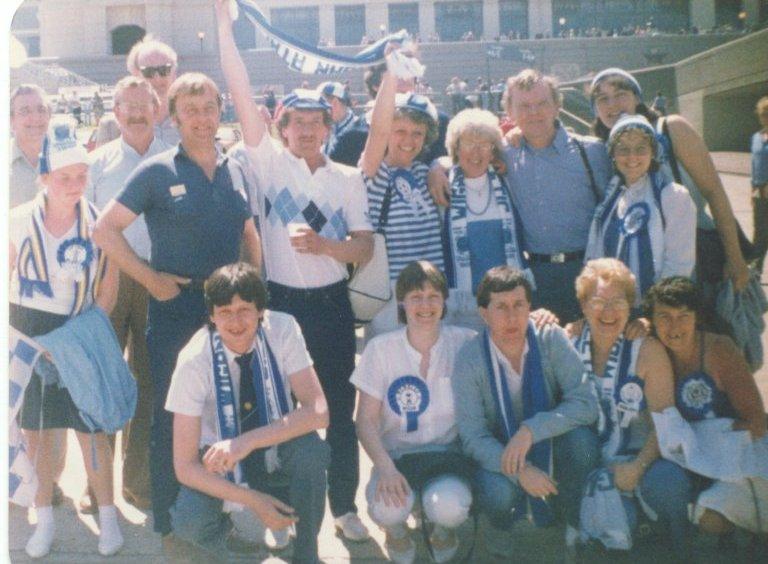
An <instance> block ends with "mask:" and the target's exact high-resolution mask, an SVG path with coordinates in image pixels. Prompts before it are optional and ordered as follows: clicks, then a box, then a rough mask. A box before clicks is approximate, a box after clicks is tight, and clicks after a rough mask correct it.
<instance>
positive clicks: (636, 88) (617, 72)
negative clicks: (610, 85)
mask: <svg viewBox="0 0 768 564" xmlns="http://www.w3.org/2000/svg"><path fill="white" fill-rule="evenodd" d="M610 76H620V77H621V78H623V79H624V80H626V81H627V82H628V83H629V84H630V86H631V87H632V92H634V93H635V96H637V98H638V99H639V100H641V101H642V99H643V89H642V88H640V83H639V82H638V81H637V79H636V78H635V77H634V76H632V75H631V74H629V73H628V72H627V71H625V70H624V69H620V68H618V67H611V68H608V69H604V70H601V71H600V72H599V73H597V74H596V75H595V78H593V79H592V84H591V85H590V87H589V89H590V90H594V89H595V86H597V85H598V84H599V83H600V82H602V81H603V80H605V79H606V78H608V77H610Z"/></svg>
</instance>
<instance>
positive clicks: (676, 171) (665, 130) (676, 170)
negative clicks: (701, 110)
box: [659, 118, 683, 184]
mask: <svg viewBox="0 0 768 564" xmlns="http://www.w3.org/2000/svg"><path fill="white" fill-rule="evenodd" d="M659 119H660V120H661V134H662V135H663V136H664V137H665V138H666V140H667V153H669V154H668V155H667V158H668V159H669V166H670V167H671V168H672V176H674V177H675V182H677V183H678V184H682V183H683V181H682V176H681V175H680V165H678V164H677V158H676V157H675V148H674V146H673V145H672V137H671V136H670V135H669V127H668V126H667V119H666V118H659Z"/></svg>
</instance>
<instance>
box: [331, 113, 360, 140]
mask: <svg viewBox="0 0 768 564" xmlns="http://www.w3.org/2000/svg"><path fill="white" fill-rule="evenodd" d="M354 119H355V112H353V111H352V110H351V109H350V108H347V114H346V115H345V116H344V119H342V120H341V121H340V122H339V123H336V124H334V125H333V133H334V135H336V136H339V135H341V134H342V133H344V132H345V131H346V130H347V129H349V128H350V127H351V125H352V122H353V121H354Z"/></svg>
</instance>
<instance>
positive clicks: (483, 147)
mask: <svg viewBox="0 0 768 564" xmlns="http://www.w3.org/2000/svg"><path fill="white" fill-rule="evenodd" d="M459 149H464V150H465V151H470V152H471V151H474V150H475V149H477V150H478V151H480V152H481V153H490V152H491V151H492V150H493V143H488V142H478V143H473V142H469V143H465V142H463V141H459Z"/></svg>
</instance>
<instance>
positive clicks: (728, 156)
mask: <svg viewBox="0 0 768 564" xmlns="http://www.w3.org/2000/svg"><path fill="white" fill-rule="evenodd" d="M715 161H716V164H717V166H718V170H720V171H722V178H723V182H724V184H725V185H726V190H727V192H728V195H729V197H730V199H731V203H732V205H733V207H734V211H735V213H736V216H737V218H738V220H739V222H740V223H741V225H742V227H743V228H744V230H745V232H746V233H747V234H748V235H750V236H751V234H752V217H751V207H750V202H749V179H748V177H747V174H748V171H749V155H747V154H741V153H718V154H716V155H715ZM763 282H764V283H768V274H767V273H766V272H763ZM763 343H764V346H765V347H766V350H768V334H764V335H763ZM756 378H757V380H758V384H759V386H760V390H761V393H762V396H763V398H764V401H765V402H766V404H767V405H768V368H766V367H764V368H762V369H761V370H760V371H759V372H758V373H757V375H756ZM68 444H69V451H68V454H67V468H66V471H65V473H64V477H63V480H62V483H61V486H62V488H63V490H64V493H65V496H66V500H65V502H64V504H63V505H62V506H61V507H59V508H57V509H56V512H55V517H56V523H57V531H58V534H57V541H56V544H55V545H54V549H53V552H52V553H51V555H50V556H49V557H48V558H46V559H44V560H43V562H51V563H54V562H56V563H58V562H62V563H63V562H67V563H71V562H77V563H80V562H82V563H86V562H100V561H107V559H104V558H100V557H99V556H98V553H97V550H96V544H97V534H98V532H97V531H98V528H97V522H96V521H95V520H94V518H93V517H91V516H87V515H82V514H80V513H78V512H77V511H76V510H75V505H74V504H75V503H76V500H77V499H78V498H79V497H80V495H81V493H82V491H83V487H84V483H85V471H84V468H83V463H82V458H81V456H80V453H79V452H78V448H77V446H76V441H75V440H74V437H70V440H69V442H68ZM369 471H370V461H369V460H368V459H367V457H365V455H363V460H362V472H361V474H362V475H363V476H368V475H369ZM116 474H117V475H118V477H117V478H116V481H117V483H116V488H115V491H116V492H119V491H121V485H120V483H119V482H120V477H119V471H118V472H116ZM362 491H363V488H362V487H361V488H360V491H359V495H358V505H359V506H360V507H363V508H364V507H365V503H364V501H363V499H362V498H363V495H362ZM118 497H119V496H118ZM117 506H118V508H119V510H120V512H121V513H122V516H123V519H122V530H123V534H124V536H125V539H126V542H125V547H124V548H123V550H122V551H121V552H120V554H118V555H117V556H114V557H112V558H111V559H109V561H110V562H114V563H115V564H117V563H137V564H138V563H143V564H147V563H154V562H161V561H162V554H161V551H160V542H159V540H158V538H157V537H156V536H155V535H154V534H153V533H152V532H151V523H150V518H149V517H148V516H147V515H146V514H145V513H143V512H141V511H138V510H137V509H135V508H134V507H133V506H131V505H129V504H127V503H125V502H123V500H122V499H118V500H117ZM361 514H362V517H363V520H364V522H365V523H366V524H367V525H368V526H369V528H370V529H371V531H372V533H373V540H372V541H369V542H366V543H357V544H356V543H346V542H342V541H341V540H340V539H339V538H338V537H337V536H336V535H335V534H334V531H333V521H332V519H331V516H330V513H327V514H326V516H325V520H324V522H323V528H322V532H321V539H320V555H321V558H322V559H323V561H324V562H327V563H340V562H382V561H384V554H383V552H382V549H381V547H382V545H383V534H382V533H381V532H380V531H378V530H377V529H376V527H375V526H374V525H373V524H372V523H371V522H370V520H369V519H368V517H367V515H365V512H364V511H362V512H361ZM31 521H32V516H31V515H30V516H29V517H28V515H27V511H26V510H24V509H20V508H12V509H11V511H10V516H9V522H10V527H9V531H10V542H9V554H10V559H11V561H13V562H26V561H28V560H29V559H28V558H27V557H26V555H25V554H24V544H25V542H26V540H27V539H28V538H29V535H30V534H31V531H32V525H31V524H30V523H31ZM471 532H472V530H471V527H469V526H467V527H465V529H464V530H463V531H462V533H463V534H462V537H463V538H464V539H467V543H466V545H469V541H468V539H469V538H470V537H471V536H472V535H471ZM250 533H251V534H256V531H250ZM514 535H515V554H512V555H510V560H514V561H516V562H521V563H527V562H561V561H562V559H563V556H562V553H563V550H562V542H561V533H560V531H559V529H547V530H536V529H534V528H533V527H531V526H530V525H528V524H527V523H520V524H519V525H518V527H517V529H516V530H515V532H514ZM738 540H739V543H740V545H741V546H740V549H739V550H738V551H737V552H725V551H719V550H717V548H716V547H715V544H714V541H713V539H711V538H702V539H701V542H700V543H699V544H700V546H699V549H698V551H697V559H696V560H697V561H700V562H707V563H723V564H735V563H737V562H745V563H746V562H757V559H756V557H755V556H754V555H752V554H750V553H749V551H748V549H747V548H745V547H744V545H745V544H746V542H747V541H746V539H745V538H739V539H738ZM274 556H276V557H279V558H285V559H286V560H289V559H290V552H284V553H282V554H280V553H277V554H275V555H274ZM419 556H420V561H424V562H427V561H428V558H427V556H426V552H425V550H424V549H423V546H420V547H419ZM269 557H270V554H269V553H268V552H267V551H266V550H264V551H262V552H260V553H258V554H256V555H254V558H253V560H256V561H263V560H265V559H268V558H269ZM470 560H471V561H472V562H484V561H487V558H486V556H485V554H484V552H483V551H482V547H478V548H477V550H476V551H475V553H474V555H473V556H472V558H471V559H470ZM582 560H583V561H585V562H593V561H602V562H617V561H618V562H624V561H626V562H648V563H649V564H650V563H653V564H660V562H665V561H669V562H672V561H673V560H671V559H665V553H664V551H663V550H660V549H659V546H658V544H657V543H654V542H653V541H648V542H646V544H645V547H644V548H643V547H640V548H639V549H638V551H637V552H634V553H633V554H632V556H631V557H623V558H622V557H619V556H616V555H609V556H599V555H588V556H584V558H583V559H582ZM271 561H273V562H274V561H275V560H271ZM277 561H280V560H277ZM763 561H764V562H768V558H766V560H763Z"/></svg>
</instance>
